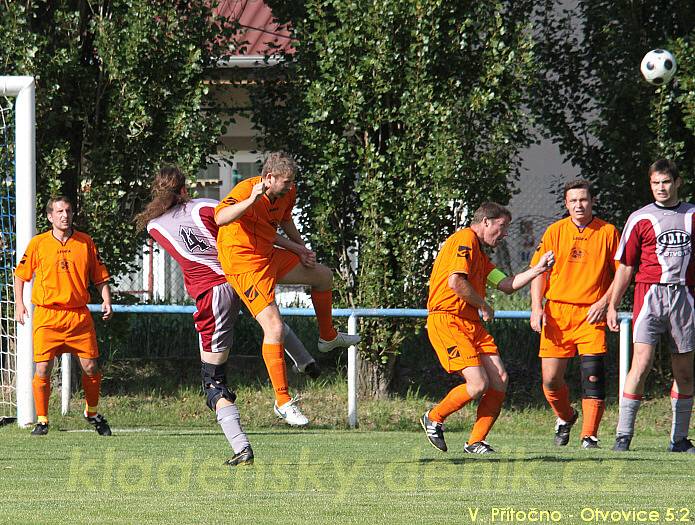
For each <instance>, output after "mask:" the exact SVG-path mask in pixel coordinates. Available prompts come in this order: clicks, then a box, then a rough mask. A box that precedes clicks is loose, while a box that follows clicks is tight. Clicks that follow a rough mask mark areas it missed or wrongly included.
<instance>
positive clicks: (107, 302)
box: [94, 281, 113, 321]
mask: <svg viewBox="0 0 695 525" xmlns="http://www.w3.org/2000/svg"><path fill="white" fill-rule="evenodd" d="M94 286H96V288H97V290H99V293H100V294H101V300H102V303H101V311H102V316H101V318H102V319H103V320H104V321H108V320H109V319H111V318H112V317H113V307H112V306H111V288H110V287H109V282H108V281H105V282H103V283H99V284H95V285H94Z"/></svg>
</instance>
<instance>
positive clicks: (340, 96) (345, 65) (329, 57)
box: [253, 0, 535, 393]
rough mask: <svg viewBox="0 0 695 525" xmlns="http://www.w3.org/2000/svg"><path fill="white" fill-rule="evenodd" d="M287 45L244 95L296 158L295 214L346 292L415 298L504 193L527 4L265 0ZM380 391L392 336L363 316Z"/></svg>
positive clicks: (365, 297)
mask: <svg viewBox="0 0 695 525" xmlns="http://www.w3.org/2000/svg"><path fill="white" fill-rule="evenodd" d="M268 3H269V4H270V5H271V7H272V8H273V11H274V13H275V15H276V16H278V17H279V18H280V19H281V20H284V21H286V22H290V23H291V28H292V31H293V35H294V37H295V39H296V40H295V43H294V46H295V52H294V53H293V54H292V55H291V56H289V57H288V60H287V61H286V63H285V65H284V66H282V67H283V70H282V71H281V72H280V73H279V74H280V80H279V81H278V80H277V75H278V71H273V73H272V74H273V75H275V78H276V81H275V82H272V81H271V80H270V79H268V81H266V82H263V83H260V84H259V87H258V89H257V90H256V91H255V92H254V94H253V100H254V107H255V120H256V123H257V124H258V125H259V126H260V127H261V128H262V129H263V131H264V134H265V141H266V146H267V147H268V148H271V149H276V148H286V149H289V150H290V151H291V152H292V153H294V154H295V155H296V156H297V157H298V159H299V161H300V164H301V174H300V177H299V180H298V189H299V205H300V207H301V214H302V222H303V223H304V224H305V225H306V232H307V234H308V236H309V238H310V240H311V243H312V246H313V247H314V249H315V250H316V251H317V252H318V253H319V256H320V258H321V259H322V260H323V261H324V262H326V263H328V264H329V265H331V266H332V267H334V268H338V269H339V271H338V275H339V283H337V288H338V290H339V293H340V296H341V298H342V300H343V301H344V302H345V303H348V304H350V305H359V306H361V307H382V308H394V307H424V306H425V302H426V297H427V279H428V277H429V273H430V271H431V268H432V263H433V260H434V257H435V256H436V253H437V251H438V249H439V245H440V243H441V242H442V241H443V240H444V239H445V238H446V237H447V236H448V235H449V234H451V233H452V232H453V231H454V230H455V229H456V227H458V226H460V224H461V215H462V212H463V215H464V216H467V215H468V214H469V213H470V212H471V211H472V210H473V209H474V208H476V207H477V206H478V205H479V204H480V203H481V202H483V201H485V200H496V201H500V202H503V203H504V202H507V201H508V199H509V196H510V192H511V187H510V184H511V182H512V180H513V177H514V174H515V173H516V168H517V161H518V157H517V154H518V152H519V149H520V148H521V147H522V146H523V145H525V144H526V143H528V141H529V140H530V139H529V136H528V129H529V127H528V125H527V121H528V118H527V115H526V114H525V112H524V111H523V94H524V93H525V92H526V88H527V86H528V84H529V81H530V80H531V79H532V78H533V76H534V75H533V71H534V68H535V64H534V61H533V59H532V41H531V38H530V31H529V25H528V24H529V20H528V16H529V13H530V6H531V2H525V1H522V2H503V1H499V2H447V1H444V0H412V1H408V2H403V1H401V0H372V1H369V2H358V1H355V0H309V1H307V2H285V1H279V0H278V1H270V2H268ZM362 333H363V334H365V337H364V338H363V344H361V345H360V346H361V349H362V356H363V357H364V358H366V359H367V360H368V361H370V362H371V363H374V364H376V365H377V366H376V368H374V367H372V368H371V371H370V373H372V374H374V377H373V379H374V380H373V381H371V384H372V385H373V384H374V383H379V384H378V385H377V386H376V388H374V389H373V390H374V391H376V392H377V393H378V392H382V393H383V392H384V390H385V389H386V388H387V387H388V381H389V378H390V375H389V374H390V371H391V370H392V366H393V363H394V356H395V354H396V352H397V349H398V347H399V344H400V342H401V341H402V338H403V337H404V332H403V331H401V330H400V329H399V328H397V326H396V325H392V324H389V323H385V322H384V321H383V320H380V321H379V322H378V323H366V326H363V332H362Z"/></svg>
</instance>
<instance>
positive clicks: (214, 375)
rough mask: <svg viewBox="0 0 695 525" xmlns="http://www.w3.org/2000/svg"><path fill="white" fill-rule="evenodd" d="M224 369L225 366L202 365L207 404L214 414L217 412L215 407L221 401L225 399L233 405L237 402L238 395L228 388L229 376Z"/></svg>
mask: <svg viewBox="0 0 695 525" xmlns="http://www.w3.org/2000/svg"><path fill="white" fill-rule="evenodd" d="M224 368H225V365H213V364H210V363H200V371H201V375H202V376H203V390H204V391H205V396H206V397H207V400H206V404H207V406H208V408H209V409H210V410H212V411H213V412H215V407H216V406H217V402H218V401H219V400H220V399H222V398H224V399H227V400H228V401H230V402H232V403H234V401H235V400H236V394H235V393H234V392H232V391H231V390H229V388H228V387H227V375H226V374H225V372H224Z"/></svg>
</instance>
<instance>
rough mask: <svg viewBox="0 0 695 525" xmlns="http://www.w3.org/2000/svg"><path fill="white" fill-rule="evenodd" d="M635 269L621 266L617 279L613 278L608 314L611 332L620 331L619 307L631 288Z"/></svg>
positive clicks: (607, 320)
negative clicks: (629, 287) (628, 288)
mask: <svg viewBox="0 0 695 525" xmlns="http://www.w3.org/2000/svg"><path fill="white" fill-rule="evenodd" d="M634 272H635V269H634V267H632V266H626V265H624V264H622V263H621V264H620V266H618V269H617V270H616V272H615V277H614V278H613V284H611V287H612V288H613V289H612V290H611V296H610V297H611V298H610V301H608V310H607V312H606V323H607V324H608V328H610V330H611V331H613V332H617V331H618V330H619V329H620V324H619V323H618V306H620V302H621V301H622V300H623V296H624V295H625V292H626V291H627V287H628V286H630V281H632V275H633V274H634Z"/></svg>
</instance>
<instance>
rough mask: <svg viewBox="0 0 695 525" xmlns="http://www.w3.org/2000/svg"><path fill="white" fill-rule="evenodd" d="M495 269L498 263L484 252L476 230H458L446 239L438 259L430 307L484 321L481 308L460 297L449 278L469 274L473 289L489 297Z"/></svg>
mask: <svg viewBox="0 0 695 525" xmlns="http://www.w3.org/2000/svg"><path fill="white" fill-rule="evenodd" d="M494 269H495V265H494V264H492V261H490V258H489V257H488V256H487V255H486V254H485V252H483V251H482V248H481V246H480V241H479V240H478V236H477V235H476V234H475V232H474V231H473V230H471V229H470V228H463V229H462V230H459V231H457V232H456V233H454V234H453V235H451V236H450V237H449V238H448V239H447V240H446V242H445V243H444V245H443V246H442V249H441V250H440V251H439V254H438V255H437V258H436V260H435V261H434V267H433V268H432V275H431V276H430V296H429V299H428V300H427V310H428V311H429V312H446V313H449V314H453V315H457V316H459V317H462V318H464V319H469V320H472V321H478V320H480V316H479V315H478V309H477V308H476V307H474V306H471V305H470V304H468V303H466V301H464V300H463V299H460V298H459V297H458V295H456V293H455V292H454V291H453V290H452V289H451V288H449V277H450V276H451V275H452V274H454V273H465V274H466V276H467V277H466V278H467V279H468V282H469V283H471V286H473V289H474V290H475V291H476V292H477V293H478V295H480V297H483V298H485V283H486V282H487V276H488V274H489V273H490V272H491V271H492V270H494Z"/></svg>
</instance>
